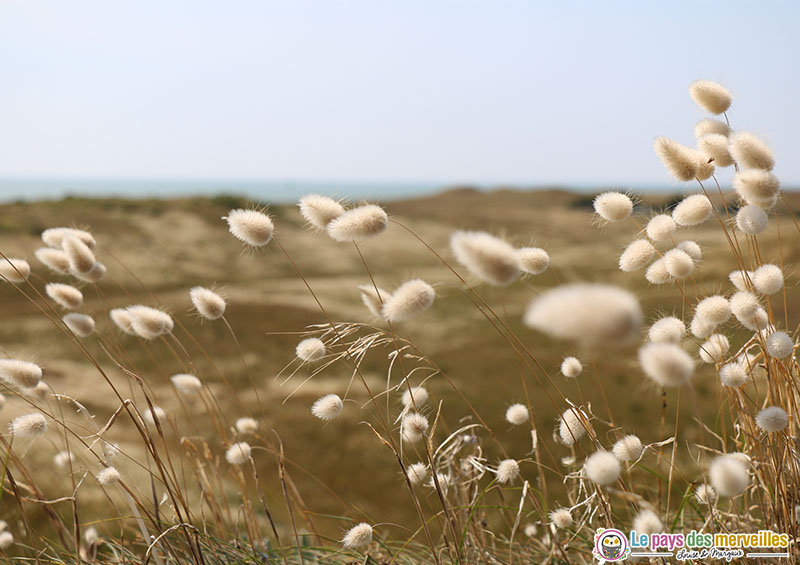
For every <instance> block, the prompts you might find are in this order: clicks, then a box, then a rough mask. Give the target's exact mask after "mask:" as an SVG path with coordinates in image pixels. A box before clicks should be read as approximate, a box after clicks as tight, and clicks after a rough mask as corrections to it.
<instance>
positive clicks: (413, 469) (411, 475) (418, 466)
mask: <svg viewBox="0 0 800 565" xmlns="http://www.w3.org/2000/svg"><path fill="white" fill-rule="evenodd" d="M406 475H407V476H408V482H410V483H411V484H412V485H415V486H416V485H421V484H422V483H424V482H425V479H427V478H428V467H427V466H426V465H425V464H424V463H413V464H411V465H409V466H408V467H407V468H406Z"/></svg>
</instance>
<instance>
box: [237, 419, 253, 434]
mask: <svg viewBox="0 0 800 565" xmlns="http://www.w3.org/2000/svg"><path fill="white" fill-rule="evenodd" d="M236 431H237V432H239V433H240V434H254V433H256V432H257V431H258V422H256V421H255V420H254V419H253V418H239V419H238V420H236Z"/></svg>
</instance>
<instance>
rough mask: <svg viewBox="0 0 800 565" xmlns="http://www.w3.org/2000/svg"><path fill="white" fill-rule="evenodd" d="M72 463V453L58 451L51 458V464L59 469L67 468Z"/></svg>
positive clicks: (73, 459) (73, 458)
mask: <svg viewBox="0 0 800 565" xmlns="http://www.w3.org/2000/svg"><path fill="white" fill-rule="evenodd" d="M74 461H75V457H73V455H72V453H70V452H69V451H59V452H58V453H56V455H55V457H53V464H54V465H55V466H56V467H58V468H59V469H66V468H67V467H69V464H70V463H73V462H74Z"/></svg>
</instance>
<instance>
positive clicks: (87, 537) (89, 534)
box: [83, 526, 100, 546]
mask: <svg viewBox="0 0 800 565" xmlns="http://www.w3.org/2000/svg"><path fill="white" fill-rule="evenodd" d="M83 539H84V541H86V545H89V546H93V545H95V544H96V543H97V541H98V540H99V539H100V535H99V534H98V533H97V529H96V528H94V527H91V526H90V527H88V528H86V532H85V533H84V534H83Z"/></svg>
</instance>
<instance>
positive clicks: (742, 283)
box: [728, 271, 753, 290]
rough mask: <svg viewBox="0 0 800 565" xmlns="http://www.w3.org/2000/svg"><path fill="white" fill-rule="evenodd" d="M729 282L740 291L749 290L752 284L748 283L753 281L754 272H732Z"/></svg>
mask: <svg viewBox="0 0 800 565" xmlns="http://www.w3.org/2000/svg"><path fill="white" fill-rule="evenodd" d="M728 280H730V281H731V284H732V285H733V286H735V287H736V288H737V289H738V290H748V289H749V287H750V284H751V282H748V281H752V280H753V271H732V272H731V274H730V275H728Z"/></svg>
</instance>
